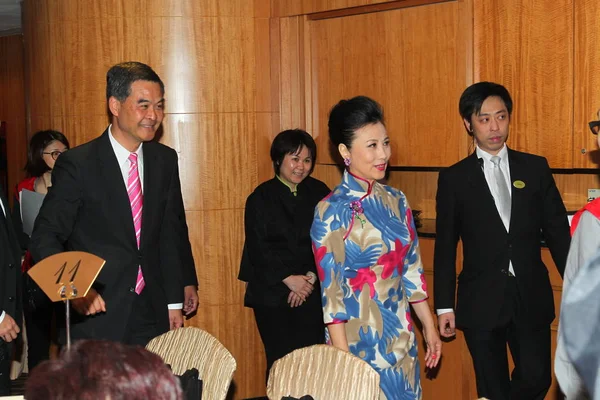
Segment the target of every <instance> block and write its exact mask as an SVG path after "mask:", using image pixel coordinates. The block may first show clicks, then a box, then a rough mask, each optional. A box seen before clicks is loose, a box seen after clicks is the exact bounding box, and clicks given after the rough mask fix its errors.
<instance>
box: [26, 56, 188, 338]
mask: <svg viewBox="0 0 600 400" xmlns="http://www.w3.org/2000/svg"><path fill="white" fill-rule="evenodd" d="M106 101H107V104H108V110H109V112H110V118H111V124H110V125H109V126H108V127H107V129H106V130H105V131H104V133H103V134H102V135H101V136H100V137H98V138H96V139H94V140H92V141H90V142H88V143H85V144H83V145H81V146H78V147H76V148H74V149H71V150H69V151H68V152H66V153H65V154H63V155H62V156H61V157H59V158H58V160H57V162H56V164H55V165H54V170H53V172H52V189H51V190H50V191H49V192H48V194H47V195H46V198H45V199H44V203H43V204H42V207H41V209H40V212H39V214H38V217H37V219H36V220H35V225H34V229H33V234H32V236H31V241H30V245H29V250H30V251H31V255H32V257H33V259H34V261H41V260H43V259H45V258H46V257H49V256H52V255H54V254H57V253H61V252H63V251H86V252H89V253H92V254H95V255H97V256H98V257H100V258H102V259H104V260H106V263H105V264H104V267H103V268H102V270H101V271H100V274H99V275H98V277H97V279H96V281H95V282H94V285H93V287H92V288H91V289H90V290H89V291H88V293H87V295H86V296H85V297H84V298H78V299H75V300H73V301H72V302H71V305H72V307H73V308H74V310H75V311H76V312H74V313H72V314H71V325H72V326H71V336H72V337H73V339H74V340H79V339H105V340H113V341H119V342H123V343H126V344H137V345H140V346H145V345H146V344H147V343H148V342H149V341H150V340H151V339H152V338H154V337H155V336H158V335H160V334H161V333H164V332H166V331H168V330H169V329H176V328H179V327H181V326H182V324H183V314H182V309H183V308H184V306H185V304H184V302H185V301H184V298H185V297H187V295H184V290H185V289H184V287H186V286H194V288H193V289H194V291H195V285H196V284H197V280H196V276H195V267H194V264H193V258H192V255H191V245H190V242H189V240H188V234H187V223H186V218H185V210H184V206H183V199H182V195H181V185H180V180H179V167H178V157H177V153H176V152H175V150H173V149H171V148H169V147H167V146H165V145H163V144H161V143H158V142H157V141H155V140H153V139H154V137H155V134H156V131H157V130H158V129H159V127H160V125H161V123H162V120H163V118H164V105H165V99H164V84H163V82H162V81H161V79H160V77H159V76H158V75H157V74H156V72H154V71H153V70H152V68H150V67H149V66H148V65H145V64H142V63H139V62H125V63H120V64H117V65H115V66H113V67H111V68H110V69H109V71H108V72H107V75H106ZM185 303H187V302H185ZM59 326H61V327H62V326H63V324H59ZM61 330H62V329H61ZM61 336H62V335H61ZM61 339H63V338H62V337H61Z"/></svg>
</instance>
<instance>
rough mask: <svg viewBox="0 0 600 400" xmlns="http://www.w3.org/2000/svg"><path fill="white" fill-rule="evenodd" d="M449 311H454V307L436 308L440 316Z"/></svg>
mask: <svg viewBox="0 0 600 400" xmlns="http://www.w3.org/2000/svg"><path fill="white" fill-rule="evenodd" d="M449 312H454V309H452V308H438V309H437V310H436V313H437V315H438V316H440V315H442V314H447V313H449Z"/></svg>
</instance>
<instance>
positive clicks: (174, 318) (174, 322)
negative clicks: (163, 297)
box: [169, 310, 183, 330]
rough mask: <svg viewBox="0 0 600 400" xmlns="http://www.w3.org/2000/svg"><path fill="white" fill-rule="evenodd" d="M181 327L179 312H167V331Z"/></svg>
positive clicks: (181, 315) (181, 318)
mask: <svg viewBox="0 0 600 400" xmlns="http://www.w3.org/2000/svg"><path fill="white" fill-rule="evenodd" d="M182 326H183V314H182V313H181V310H169V329H170V330H173V329H177V328H181V327H182Z"/></svg>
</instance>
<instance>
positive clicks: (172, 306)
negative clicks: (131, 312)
mask: <svg viewBox="0 0 600 400" xmlns="http://www.w3.org/2000/svg"><path fill="white" fill-rule="evenodd" d="M167 307H168V308H169V310H181V309H182V308H183V303H174V304H169V305H168V306H167ZM0 322H2V320H0Z"/></svg>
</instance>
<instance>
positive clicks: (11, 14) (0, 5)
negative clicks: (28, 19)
mask: <svg viewBox="0 0 600 400" xmlns="http://www.w3.org/2000/svg"><path fill="white" fill-rule="evenodd" d="M18 33H21V0H0V36H8V35H14V34H18Z"/></svg>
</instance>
